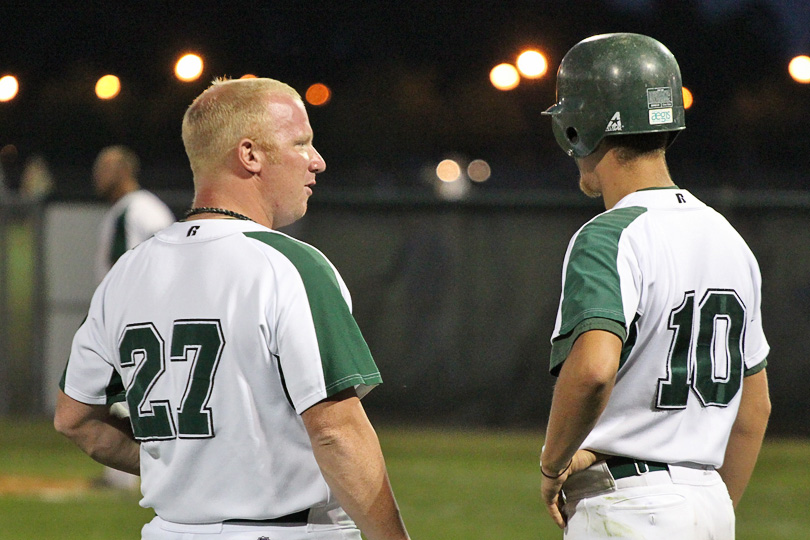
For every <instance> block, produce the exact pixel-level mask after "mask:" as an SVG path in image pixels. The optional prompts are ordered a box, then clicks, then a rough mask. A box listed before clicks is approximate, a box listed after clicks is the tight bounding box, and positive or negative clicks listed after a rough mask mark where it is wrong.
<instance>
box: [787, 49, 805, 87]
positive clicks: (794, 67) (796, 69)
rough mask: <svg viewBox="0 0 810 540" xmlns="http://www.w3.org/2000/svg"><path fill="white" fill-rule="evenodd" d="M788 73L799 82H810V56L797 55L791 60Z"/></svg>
mask: <svg viewBox="0 0 810 540" xmlns="http://www.w3.org/2000/svg"><path fill="white" fill-rule="evenodd" d="M788 73H790V76H791V77H793V80H794V81H796V82H798V83H802V84H808V83H810V56H804V55H802V56H797V57H795V58H794V59H793V60H791V61H790V64H789V65H788Z"/></svg>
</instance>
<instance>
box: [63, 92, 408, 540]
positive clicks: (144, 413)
mask: <svg viewBox="0 0 810 540" xmlns="http://www.w3.org/2000/svg"><path fill="white" fill-rule="evenodd" d="M183 141H184V144H185V146H186V151H187V154H188V156H189V160H190V162H191V168H192V171H193V173H194V185H195V199H194V204H193V207H192V209H191V210H190V211H189V212H187V214H186V220H185V221H182V222H179V223H176V224H174V225H172V226H171V227H169V228H167V229H165V230H164V231H161V232H160V233H158V234H157V235H156V236H155V237H154V238H152V239H150V240H148V241H146V242H144V243H143V244H141V245H140V246H139V247H138V248H136V249H134V250H132V251H130V252H128V253H126V254H125V255H124V256H122V258H121V259H120V260H119V262H118V263H117V264H116V266H115V267H114V268H113V269H112V270H111V271H110V273H109V274H108V275H107V277H106V278H105V279H104V281H103V282H102V284H101V285H100V287H99V288H98V290H97V291H96V294H95V295H94V298H93V301H92V304H91V307H90V311H89V313H88V317H87V320H86V321H85V323H84V324H83V325H82V327H81V328H80V329H79V331H78V332H77V334H76V337H75V339H74V343H73V348H72V351H71V355H70V359H69V361H68V365H67V367H66V370H65V375H64V377H63V380H62V383H61V388H62V391H61V392H60V393H59V397H58V403H57V411H56V417H55V425H56V428H57V429H58V430H59V431H60V432H62V433H64V434H65V435H66V436H68V437H69V438H71V439H72V440H73V441H74V442H76V444H78V446H79V447H80V448H82V450H84V451H85V452H87V453H88V454H89V455H90V456H92V457H93V458H95V459H96V460H98V461H100V462H102V463H104V464H107V465H109V466H112V467H116V468H118V469H121V470H125V471H128V472H132V473H136V474H137V473H140V474H141V478H142V481H141V490H142V493H143V499H142V501H141V505H142V506H146V507H151V508H154V510H155V513H156V514H157V516H156V517H155V518H154V520H152V521H151V522H150V523H148V524H147V525H145V526H144V528H143V530H142V538H143V539H145V540H200V539H214V538H221V539H232V540H235V539H237V538H238V539H248V538H249V539H261V538H272V539H277V540H299V539H309V538H311V539H317V540H332V539H355V540H357V539H359V538H360V531H361V530H362V532H363V534H364V535H365V537H366V538H367V539H369V540H378V539H379V540H406V539H407V538H408V534H407V532H406V530H405V526H404V525H403V522H402V519H401V517H400V514H399V510H398V507H397V504H396V501H395V499H394V496H393V493H392V490H391V487H390V484H389V481H388V476H387V473H386V468H385V463H384V460H383V456H382V452H381V451H380V446H379V442H378V440H377V437H376V434H375V432H374V430H373V428H372V427H371V425H370V423H369V421H368V419H367V417H366V415H365V413H364V411H363V407H362V405H361V404H360V398H361V397H363V396H364V395H365V394H366V393H367V392H368V391H369V390H371V388H373V387H374V386H375V385H377V384H379V383H380V382H381V379H380V375H379V372H378V370H377V368H376V366H375V364H374V361H373V359H372V358H371V355H370V353H369V350H368V347H367V346H366V343H365V341H364V340H363V337H362V335H361V334H360V331H359V329H358V327H357V324H356V323H355V321H354V319H353V317H352V315H351V298H350V296H349V293H348V290H347V289H346V285H345V284H344V282H343V280H342V279H341V277H340V275H339V274H338V272H337V270H336V269H335V268H334V267H333V266H332V264H331V263H330V262H329V261H328V260H327V259H326V257H324V255H323V254H322V253H321V252H319V251H318V250H316V249H315V248H313V247H312V246H309V245H307V244H304V243H303V242H299V241H297V240H295V239H293V238H291V237H289V236H287V235H285V234H283V233H280V232H277V231H276V230H275V229H277V228H279V227H283V226H285V225H289V224H291V223H293V222H294V221H296V220H297V219H299V218H300V217H302V216H303V215H304V213H305V212H306V208H307V200H308V199H309V197H310V195H312V189H313V187H314V186H315V176H316V174H318V173H320V172H322V171H323V170H324V169H325V167H326V164H325V162H324V160H323V158H322V157H321V155H320V154H319V153H318V152H317V151H316V150H315V148H314V147H313V144H312V143H313V133H312V128H311V127H310V124H309V120H308V118H307V113H306V110H305V108H304V105H303V103H302V101H301V98H300V96H299V95H298V93H297V92H295V91H294V90H293V89H292V88H290V87H289V86H287V85H285V84H283V83H280V82H278V81H274V80H271V79H248V80H229V81H217V82H215V83H214V84H213V85H212V86H211V87H210V88H209V89H207V90H206V91H205V92H203V93H202V94H201V95H200V96H198V97H197V99H196V100H195V101H194V103H192V105H191V106H190V107H189V109H188V111H187V112H186V115H185V117H184V120H183ZM121 399H126V403H127V404H128V407H129V410H130V413H131V423H130V424H124V423H121V422H117V421H116V419H115V418H113V417H111V416H110V414H109V406H108V404H109V403H110V402H114V401H117V400H121Z"/></svg>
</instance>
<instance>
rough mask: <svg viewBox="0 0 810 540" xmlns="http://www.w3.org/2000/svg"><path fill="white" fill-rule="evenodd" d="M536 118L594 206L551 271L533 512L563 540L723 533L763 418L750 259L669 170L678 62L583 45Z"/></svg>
mask: <svg viewBox="0 0 810 540" xmlns="http://www.w3.org/2000/svg"><path fill="white" fill-rule="evenodd" d="M547 114H549V115H551V117H552V126H553V129H554V134H555V137H556V139H557V141H558V143H559V144H560V146H561V147H562V148H563V149H564V150H565V151H566V152H567V153H568V154H569V155H570V156H573V157H574V158H575V160H576V163H577V166H578V168H579V172H580V187H581V189H582V191H583V192H584V193H586V194H587V195H589V196H592V197H599V196H601V197H602V199H603V201H604V204H605V208H606V210H607V211H606V212H604V213H603V214H600V215H599V216H597V217H595V218H594V219H592V220H591V221H589V222H588V223H586V224H585V225H584V226H583V227H582V228H581V229H580V230H579V231H577V233H576V234H575V235H574V237H573V238H572V239H571V242H570V244H569V246H568V250H567V252H566V256H565V260H564V268H563V291H562V298H561V300H560V308H559V312H558V316H557V323H556V327H555V329H554V333H553V336H552V354H551V371H552V373H553V374H555V375H558V380H557V385H556V387H555V390H554V397H553V399H552V405H551V412H550V417H549V422H548V427H547V432H546V440H545V445H544V448H543V451H542V455H541V472H542V486H541V491H542V496H543V499H544V502H545V504H546V506H547V508H548V511H549V513H550V515H551V517H552V519H554V521H555V522H556V523H557V524H558V525H559V526H560V527H561V528H564V530H565V538H566V539H571V540H573V539H599V538H612V539H617V538H619V539H625V538H626V539H631V538H632V539H651V540H652V539H655V540H658V539H676V538H677V539H678V540H693V539H694V540H698V539H701V540H703V539H705V540H708V539H714V540H729V539H733V538H734V534H735V529H734V506H736V504H737V503H738V502H739V500H740V498H741V497H742V495H743V492H744V491H745V488H746V485H747V484H748V481H749V478H750V476H751V473H752V471H753V469H754V465H755V462H756V459H757V455H758V453H759V450H760V447H761V444H762V440H763V437H764V434H765V429H766V425H767V421H768V416H769V414H770V401H769V397H768V385H767V379H766V374H765V365H766V356H767V354H768V350H769V348H768V343H767V341H766V339H765V336H764V334H763V331H762V320H761V314H760V303H761V300H760V274H759V268H758V265H757V262H756V259H755V258H754V256H753V254H752V253H751V251H750V250H749V249H748V246H747V245H746V244H745V242H744V241H743V239H742V238H741V237H740V236H739V234H738V233H737V232H736V231H735V230H734V229H733V228H732V227H731V225H729V223H728V222H727V221H726V220H725V219H724V218H723V217H722V216H720V215H719V214H718V213H717V212H715V211H714V210H712V209H711V208H709V207H707V206H706V205H705V204H703V203H702V202H700V201H699V200H698V199H697V198H695V197H694V196H693V195H692V194H691V193H689V192H688V191H686V190H683V189H679V188H678V187H677V186H676V185H675V184H674V183H673V182H672V179H671V178H670V175H669V171H668V168H667V164H666V159H665V149H666V148H667V146H668V145H669V143H671V142H672V139H673V138H674V136H675V135H676V134H677V133H678V132H679V131H680V130H682V129H683V128H684V125H685V124H684V112H683V101H682V88H681V75H680V70H679V68H678V65H677V62H676V61H675V58H674V57H673V56H672V54H671V53H670V52H669V50H667V49H666V48H665V47H664V46H663V45H661V44H660V43H658V42H657V41H655V40H653V39H651V38H649V37H646V36H641V35H637V34H607V35H600V36H594V37H592V38H589V39H586V40H584V41H582V42H580V43H579V44H577V45H576V46H575V47H573V48H572V49H571V50H570V51H569V52H568V53H567V54H566V56H565V57H564V58H563V61H562V63H561V65H560V68H559V72H558V78H557V104H555V105H554V106H552V107H551V108H550V109H549V110H548V111H547Z"/></svg>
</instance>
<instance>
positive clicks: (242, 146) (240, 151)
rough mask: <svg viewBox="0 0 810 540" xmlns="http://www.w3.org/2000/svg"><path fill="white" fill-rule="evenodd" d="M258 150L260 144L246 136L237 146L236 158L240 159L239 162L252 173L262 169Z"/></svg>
mask: <svg viewBox="0 0 810 540" xmlns="http://www.w3.org/2000/svg"><path fill="white" fill-rule="evenodd" d="M258 152H259V145H257V144H256V141H254V140H253V139H248V138H244V139H242V140H241V141H239V145H238V146H237V147H236V158H237V159H238V160H239V164H240V165H241V166H242V167H244V169H245V170H246V171H247V172H249V173H250V174H256V173H258V172H260V171H261V169H262V166H261V162H260V161H259V155H258Z"/></svg>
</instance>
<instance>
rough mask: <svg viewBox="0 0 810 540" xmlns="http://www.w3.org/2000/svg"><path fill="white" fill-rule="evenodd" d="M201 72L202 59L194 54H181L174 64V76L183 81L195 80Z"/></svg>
mask: <svg viewBox="0 0 810 540" xmlns="http://www.w3.org/2000/svg"><path fill="white" fill-rule="evenodd" d="M202 72H203V60H202V58H200V56H198V55H196V54H186V55H183V56H182V57H181V58H180V59H179V60H178V61H177V64H175V66H174V74H175V76H176V77H177V78H178V79H180V80H181V81H183V82H192V81H196V80H197V79H199V78H200V75H202Z"/></svg>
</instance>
